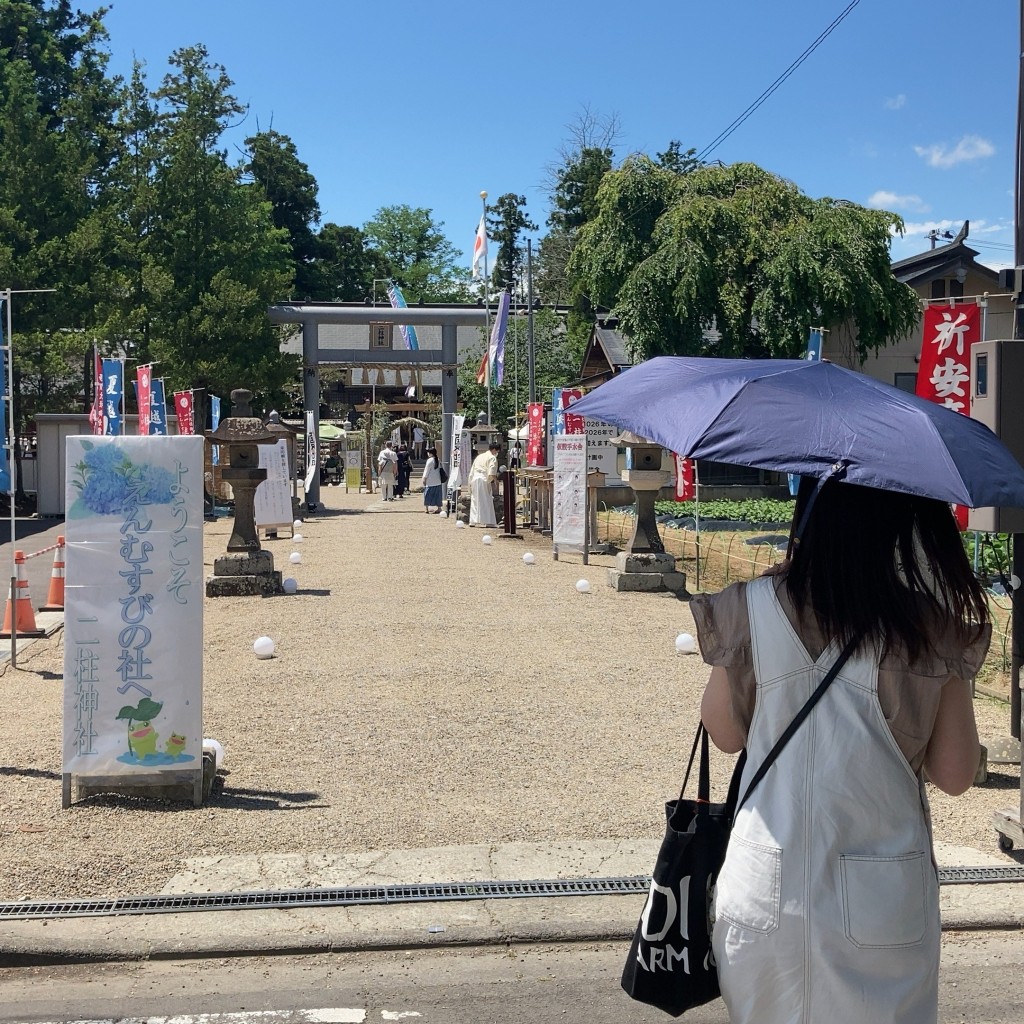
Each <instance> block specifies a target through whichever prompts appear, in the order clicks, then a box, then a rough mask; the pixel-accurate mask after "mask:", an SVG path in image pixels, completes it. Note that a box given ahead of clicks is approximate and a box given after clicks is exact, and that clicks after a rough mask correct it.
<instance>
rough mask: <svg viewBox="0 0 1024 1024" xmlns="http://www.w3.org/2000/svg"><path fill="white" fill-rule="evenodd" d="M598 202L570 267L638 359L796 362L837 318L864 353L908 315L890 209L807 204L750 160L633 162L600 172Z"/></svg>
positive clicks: (906, 326)
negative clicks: (675, 164) (818, 329)
mask: <svg viewBox="0 0 1024 1024" xmlns="http://www.w3.org/2000/svg"><path fill="white" fill-rule="evenodd" d="M598 207H599V212H598V215H597V216H596V217H595V218H594V219H593V220H591V221H590V222H589V223H587V224H586V225H585V226H584V227H583V228H582V229H581V230H580V234H579V239H578V242H577V246H576V248H575V250H574V252H573V255H572V258H571V260H570V271H571V272H572V273H574V274H577V275H578V276H579V280H580V281H581V282H582V285H583V287H584V288H585V289H586V290H587V292H588V294H589V295H590V297H591V298H592V300H593V301H595V302H600V303H602V304H605V305H608V306H610V307H613V308H614V309H615V311H616V313H617V314H618V315H619V317H620V321H621V324H622V328H623V330H624V331H625V333H626V334H628V335H629V336H630V337H631V338H632V342H633V345H634V348H635V351H634V355H635V356H637V357H639V358H648V357H650V356H652V355H658V354H679V355H719V356H777V357H794V356H797V355H799V354H800V353H801V352H802V351H803V347H804V345H805V343H806V337H807V328H808V327H809V326H810V325H812V324H815V325H817V324H824V325H825V326H834V325H837V324H839V323H842V322H845V321H847V320H849V321H852V322H853V324H854V325H855V327H856V331H857V349H858V353H859V354H860V355H861V356H862V357H863V356H865V355H866V354H867V353H868V352H870V351H872V350H874V349H877V348H879V347H881V346H883V345H885V344H886V342H887V341H888V340H890V339H893V338H898V337H901V336H903V335H905V334H907V333H908V332H909V331H910V330H911V329H912V327H913V326H914V325H915V324H916V322H917V317H918V305H917V298H916V295H915V294H914V292H913V290H912V289H911V288H909V287H908V286H906V285H903V284H900V283H899V282H897V281H896V279H895V278H894V277H893V275H892V272H891V270H890V263H889V240H890V233H891V232H892V231H899V232H902V229H903V222H902V220H901V219H900V218H899V217H898V216H896V215H895V214H892V213H887V212H885V211H882V210H868V209H865V208H864V207H861V206H857V205H856V204H854V203H850V202H846V201H844V200H836V199H829V198H825V199H812V198H810V197H808V196H806V195H804V193H802V192H801V191H800V190H799V189H798V188H797V187H796V186H795V185H794V184H793V183H792V182H789V181H786V180H784V179H782V178H779V177H777V176H776V175H774V174H771V173H769V172H768V171H765V170H762V169H761V168H760V167H757V166H756V165H754V164H748V163H739V164H733V165H731V166H708V167H700V168H698V169H696V170H693V171H691V172H690V173H688V174H678V173H676V172H675V171H674V170H669V169H667V168H665V167H663V166H661V165H659V164H656V163H654V162H653V161H651V160H650V159H649V158H647V157H643V156H639V157H632V158H630V159H629V160H627V161H626V162H625V163H624V164H623V166H622V167H621V168H620V169H619V170H617V171H614V172H612V173H610V174H608V175H606V176H605V179H604V181H603V183H602V185H601V188H600V190H599V193H598Z"/></svg>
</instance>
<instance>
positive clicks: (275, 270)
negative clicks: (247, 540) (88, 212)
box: [148, 46, 291, 401]
mask: <svg viewBox="0 0 1024 1024" xmlns="http://www.w3.org/2000/svg"><path fill="white" fill-rule="evenodd" d="M170 63H171V66H172V68H173V69H175V70H173V71H172V72H171V73H170V74H168V75H167V76H166V77H165V78H164V81H163V85H162V86H161V88H160V89H159V90H158V91H157V93H156V94H155V96H156V99H157V100H158V102H159V103H160V105H161V123H160V129H159V146H160V150H161V156H160V162H159V164H158V166H157V169H156V173H155V177H154V187H155V194H156V204H157V208H158V210H159V218H158V219H157V220H156V221H155V222H154V225H153V242H152V252H153V257H154V259H155V261H156V263H157V264H158V265H159V267H160V269H161V271H162V287H161V289H160V292H159V294H157V295H156V296H155V297H154V306H155V309H154V315H153V330H152V337H151V342H150V350H149V353H148V354H149V356H150V357H152V358H154V359H157V360H159V362H160V363H161V369H162V371H163V372H164V374H165V376H167V377H169V378H170V380H169V382H168V383H169V384H173V385H175V386H182V387H201V388H204V389H206V390H207V391H213V392H214V393H216V394H221V395H223V394H226V393H227V392H228V391H230V390H231V389H232V388H236V387H247V388H250V389H251V390H253V391H254V392H256V393H257V395H260V396H263V398H264V400H266V401H271V400H273V398H274V397H275V396H276V394H277V393H278V389H279V388H280V386H281V385H282V383H283V382H284V380H285V378H286V377H287V376H288V374H289V372H290V368H289V364H288V362H287V360H285V359H284V358H283V357H282V356H281V353H280V351H279V338H278V334H277V332H276V331H275V329H274V328H272V327H271V325H270V323H269V321H268V319H267V315H266V308H267V305H268V304H270V303H272V302H274V301H277V300H279V299H281V298H282V297H283V296H286V295H287V294H288V291H289V284H290V268H291V264H290V260H289V249H288V235H287V232H286V231H285V230H284V229H283V228H278V227H275V225H274V221H273V218H272V208H271V203H270V202H269V201H268V200H267V198H266V194H265V192H264V190H263V187H262V186H261V185H258V184H245V183H244V181H243V169H242V168H241V167H237V166H231V165H229V164H228V161H227V154H226V152H225V151H224V150H223V149H221V148H220V140H221V136H222V134H223V132H224V130H225V128H226V126H227V124H228V122H229V121H230V119H232V118H234V117H237V116H238V115H239V114H241V113H242V107H241V106H240V104H239V103H238V101H237V100H236V99H235V98H234V96H233V95H232V94H231V91H230V90H231V84H232V83H231V81H230V79H229V78H228V77H227V74H226V72H225V70H224V68H223V67H221V66H220V65H217V64H214V63H212V62H211V61H210V60H209V56H208V54H207V51H206V49H205V47H203V46H194V47H189V48H186V49H183V50H179V51H177V52H175V53H174V54H173V55H172V57H171V59H170Z"/></svg>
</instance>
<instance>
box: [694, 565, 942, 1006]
mask: <svg viewBox="0 0 1024 1024" xmlns="http://www.w3.org/2000/svg"><path fill="white" fill-rule="evenodd" d="M747 609H748V613H749V616H750V626H751V636H752V657H753V668H754V673H755V676H756V679H757V697H756V704H755V709H754V715H753V719H752V720H751V724H750V731H749V735H748V737H747V767H746V770H745V772H744V778H743V782H742V784H741V787H740V793H741V794H742V793H743V791H744V789H745V787H746V785H747V783H748V782H749V780H750V778H751V776H752V775H753V773H754V772H755V771H756V770H757V768H758V766H759V765H760V764H761V762H762V761H763V760H764V758H765V756H766V755H767V754H768V752H769V750H770V749H771V748H772V746H773V745H774V743H775V741H776V740H777V739H778V737H779V736H780V735H781V734H782V732H783V731H784V730H785V728H786V726H787V725H788V724H789V723H790V721H792V719H793V717H794V716H795V715H796V713H797V712H798V711H799V710H800V708H801V707H802V706H803V704H804V703H805V702H806V700H807V698H808V697H810V695H811V693H812V691H813V690H814V688H815V687H816V686H817V684H818V683H819V682H821V680H822V679H823V678H824V676H825V674H826V672H827V671H828V669H829V667H830V666H831V665H832V662H833V661H834V660H835V659H836V657H837V656H838V654H839V647H838V645H837V644H836V643H835V641H833V642H832V643H831V644H829V646H828V647H827V648H826V649H825V651H824V652H823V653H822V655H821V657H820V658H818V659H817V660H814V659H812V658H811V657H810V655H809V654H808V653H807V650H806V649H805V648H804V646H803V644H802V643H801V642H800V639H799V637H798V636H797V634H796V632H795V631H794V629H793V627H792V626H791V625H790V622H789V620H788V619H787V618H786V615H785V612H784V611H783V610H782V608H781V606H780V605H779V602H778V600H777V598H776V596H775V589H774V586H773V583H772V580H771V579H770V578H765V579H761V580H757V581H755V582H753V583H752V584H750V585H749V586H748V587H747ZM877 681H878V660H877V657H873V656H871V655H866V654H864V653H857V654H855V655H853V656H852V657H851V658H850V659H849V661H848V662H847V663H846V665H844V666H843V669H842V670H841V672H840V673H839V676H838V677H837V678H836V679H835V681H834V682H833V683H832V685H831V686H830V687H829V689H828V690H827V691H826V693H825V695H824V697H823V698H822V700H821V702H820V703H819V704H818V705H817V706H816V707H815V708H814V710H813V711H812V712H811V714H810V715H809V716H808V718H807V719H806V720H805V721H804V723H803V724H802V725H801V727H800V729H799V730H798V731H797V732H796V734H795V735H794V736H793V738H792V739H791V740H790V741H789V743H788V745H787V746H786V747H785V749H784V750H783V752H782V753H781V754H780V755H779V759H778V761H776V763H775V765H774V766H773V767H772V768H771V769H770V770H769V772H768V774H767V775H766V776H765V778H764V779H762V781H761V783H760V784H759V785H758V787H757V789H756V790H754V792H753V794H752V795H751V797H750V799H749V800H748V801H747V803H746V804H745V805H744V807H743V808H742V809H741V811H740V812H739V814H738V815H737V818H736V823H735V826H734V828H733V832H732V837H731V839H730V843H729V850H728V854H727V856H726V860H725V864H724V866H723V868H722V872H721V874H720V875H719V878H718V884H717V889H716V893H715V901H714V916H715V922H714V933H713V948H714V953H715V958H716V960H717V962H718V971H719V978H720V981H721V986H722V997H723V999H724V1000H725V1003H726V1006H727V1007H728V1010H729V1020H730V1024H887V1022H892V1024H935V1021H936V1019H937V1015H938V969H939V942H940V934H941V933H940V921H939V890H938V875H937V871H936V867H935V862H934V858H933V854H932V842H931V828H930V817H929V811H928V802H927V798H926V796H925V793H924V786H923V783H922V782H921V780H920V779H919V778H918V777H917V775H915V773H914V771H913V770H912V769H911V767H910V765H909V764H908V763H907V761H906V759H905V758H904V756H903V754H902V753H901V752H900V749H899V747H898V746H897V745H896V742H895V740H894V739H893V737H892V734H891V732H890V731H889V728H888V727H887V725H886V723H885V719H884V717H883V715H882V709H881V707H880V705H879V703H878V694H877Z"/></svg>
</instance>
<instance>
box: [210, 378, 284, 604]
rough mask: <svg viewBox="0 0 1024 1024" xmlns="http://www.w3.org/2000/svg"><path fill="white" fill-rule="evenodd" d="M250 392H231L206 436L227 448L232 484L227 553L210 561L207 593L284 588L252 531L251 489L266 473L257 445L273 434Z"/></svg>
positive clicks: (253, 499) (276, 591) (253, 498)
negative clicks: (255, 411) (225, 410)
mask: <svg viewBox="0 0 1024 1024" xmlns="http://www.w3.org/2000/svg"><path fill="white" fill-rule="evenodd" d="M251 398H252V392H251V391H246V390H244V389H239V390H236V391H232V392H231V405H232V409H233V412H234V415H233V416H229V417H227V418H226V419H223V420H221V422H220V426H218V427H217V429H216V430H207V431H206V437H207V439H209V440H210V441H213V442H214V443H215V444H219V445H220V446H221V450H222V451H224V452H226V453H227V465H226V466H225V467H224V469H223V470H222V472H221V479H223V480H226V481H227V482H228V483H229V484H230V485H231V490H232V492H233V493H234V496H235V517H234V525H233V528H232V531H231V537H230V538H229V540H228V553H227V554H226V555H221V556H220V558H215V559H214V560H213V573H214V574H213V576H210V577H208V578H207V580H206V596H207V597H241V596H245V595H258V594H279V593H283V592H284V591H283V588H282V586H281V573H280V572H275V570H274V556H273V555H272V554H271V553H270V552H269V551H264V550H263V549H262V548H261V546H260V539H259V534H258V533H257V530H256V488H257V487H259V485H260V484H261V483H262V482H263V481H264V480H265V479H266V478H267V471H266V470H265V469H260V455H259V446H260V445H261V444H274V443H275V442H276V441H277V439H278V435H277V434H276V433H273V432H272V431H269V430H267V429H266V427H264V425H263V421H262V420H261V419H260V418H259V417H258V416H253V415H252V414H251V412H250V410H249V400H250V399H251Z"/></svg>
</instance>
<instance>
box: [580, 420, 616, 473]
mask: <svg viewBox="0 0 1024 1024" xmlns="http://www.w3.org/2000/svg"><path fill="white" fill-rule="evenodd" d="M586 430H587V472H588V473H593V472H595V471H597V472H600V473H604V477H605V479H604V482H605V485H606V486H613V485H615V484H621V483H622V474H621V473H620V472H619V467H618V462H617V456H618V452H619V449H618V448H617V447H616V446H615V445H614V444H612V438H613V437H615V436H616V435H617V434H618V433H619V430H618V429H617V428H616V427H613V426H612V425H611V424H610V423H602V422H601V421H600V420H592V419H590V418H589V417H587V418H586Z"/></svg>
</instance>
